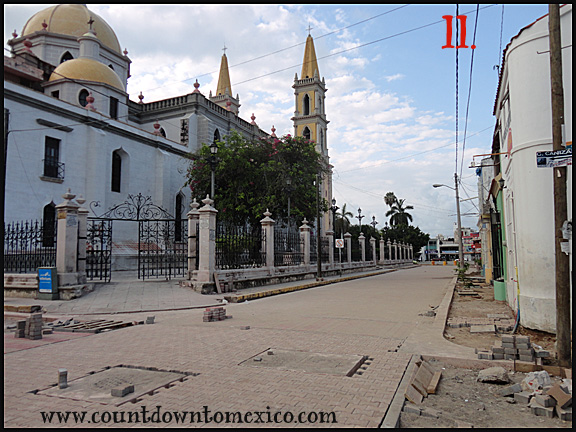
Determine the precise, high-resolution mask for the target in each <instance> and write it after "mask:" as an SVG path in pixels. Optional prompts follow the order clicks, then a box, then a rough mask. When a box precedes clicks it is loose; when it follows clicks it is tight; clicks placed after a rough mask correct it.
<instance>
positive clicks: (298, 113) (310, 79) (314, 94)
mask: <svg viewBox="0 0 576 432" xmlns="http://www.w3.org/2000/svg"><path fill="white" fill-rule="evenodd" d="M292 88H293V89H294V96H295V103H296V109H295V111H294V117H292V119H291V120H292V121H293V122H294V135H295V136H302V137H305V138H307V139H309V140H312V141H314V142H315V143H316V151H318V153H320V154H321V155H322V157H323V160H324V163H325V164H326V166H327V167H329V168H330V172H329V173H328V174H324V177H323V179H322V183H321V197H322V198H324V199H325V200H326V201H328V202H331V200H332V170H331V168H332V167H331V166H330V164H329V156H328V146H327V135H326V132H327V129H328V123H329V121H328V120H326V111H325V103H324V102H325V99H326V96H325V94H326V91H327V89H326V83H325V82H324V78H322V79H320V72H319V69H318V62H317V60H316V51H315V49H314V39H313V38H312V36H311V35H310V33H308V37H307V38H306V47H305V49H304V61H303V63H302V73H301V74H300V79H298V74H296V76H295V77H294V85H293V86H292ZM329 213H330V212H327V213H325V214H324V217H322V220H321V222H320V226H321V233H322V235H324V234H325V233H326V231H328V230H333V227H332V224H331V218H330V214H329Z"/></svg>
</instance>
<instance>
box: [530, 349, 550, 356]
mask: <svg viewBox="0 0 576 432" xmlns="http://www.w3.org/2000/svg"><path fill="white" fill-rule="evenodd" d="M534 355H535V356H536V357H537V358H547V357H550V351H547V350H536V351H535V352H534Z"/></svg>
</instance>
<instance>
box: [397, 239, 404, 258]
mask: <svg viewBox="0 0 576 432" xmlns="http://www.w3.org/2000/svg"><path fill="white" fill-rule="evenodd" d="M398 247H399V248H400V261H401V262H402V261H404V242H400V243H398Z"/></svg>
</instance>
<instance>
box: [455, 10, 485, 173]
mask: <svg viewBox="0 0 576 432" xmlns="http://www.w3.org/2000/svg"><path fill="white" fill-rule="evenodd" d="M479 8H480V5H479V4H477V5H476V20H475V22H474V37H473V39H472V45H476V28H477V27H478V15H479V12H478V9H479ZM475 52H476V50H475V49H473V50H472V55H471V56H470V79H469V83H468V102H467V103H466V119H465V120H464V141H463V142H462V162H461V163H460V177H462V170H463V168H464V150H465V149H466V132H467V131H468V112H469V108H470V96H471V95H472V70H473V68H474V53H475Z"/></svg>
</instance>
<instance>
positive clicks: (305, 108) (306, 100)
mask: <svg viewBox="0 0 576 432" xmlns="http://www.w3.org/2000/svg"><path fill="white" fill-rule="evenodd" d="M302 110H303V111H304V115H310V96H308V95H307V94H305V95H304V99H303V101H302Z"/></svg>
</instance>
